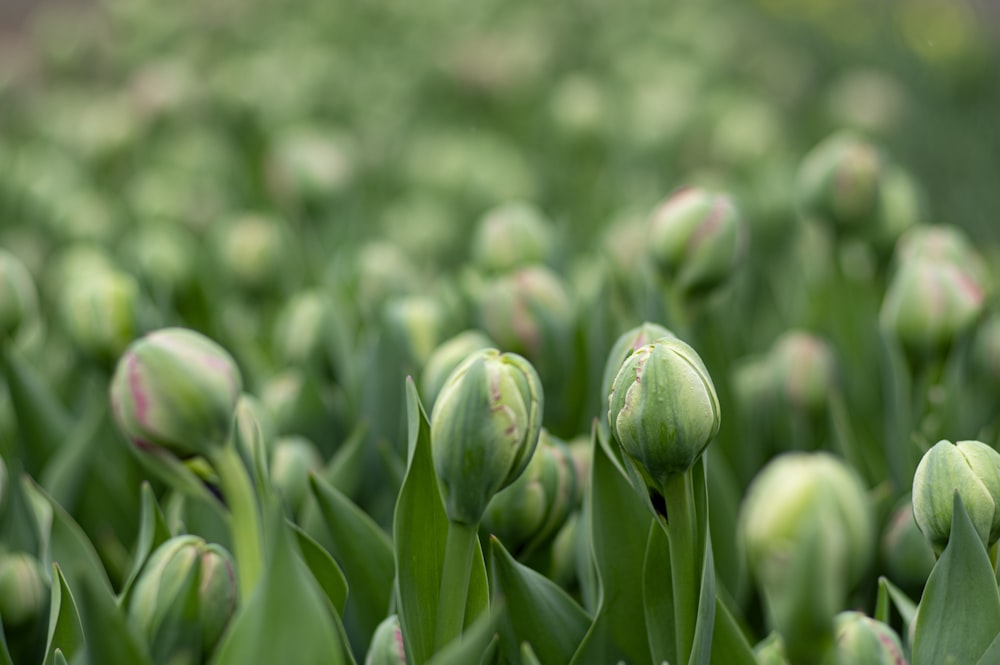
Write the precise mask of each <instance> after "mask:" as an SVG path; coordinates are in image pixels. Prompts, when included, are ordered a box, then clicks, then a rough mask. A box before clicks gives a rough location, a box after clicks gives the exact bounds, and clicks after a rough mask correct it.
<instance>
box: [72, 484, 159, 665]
mask: <svg viewBox="0 0 1000 665" xmlns="http://www.w3.org/2000/svg"><path fill="white" fill-rule="evenodd" d="M141 495H142V507H141V509H140V512H141V518H140V522H139V537H138V538H137V539H136V544H135V547H134V548H132V570H131V572H130V573H129V575H128V578H127V579H126V580H125V584H124V585H122V590H121V593H120V594H118V603H119V605H121V606H122V607H125V606H126V605H127V603H128V597H129V594H130V593H131V591H132V585H133V584H135V580H136V578H137V577H138V576H139V573H140V571H142V567H143V566H144V565H146V559H147V558H148V557H149V555H150V553H152V552H154V551H155V550H156V548H157V547H159V546H160V545H162V544H163V543H165V542H167V541H168V540H170V535H171V534H170V528H169V527H168V526H167V518H166V517H164V516H163V511H162V510H160V506H159V504H158V503H157V502H156V496H155V495H154V494H153V488H152V487H150V486H149V483H146V482H144V483H143V484H142V490H141ZM69 657H70V658H72V657H73V654H69Z"/></svg>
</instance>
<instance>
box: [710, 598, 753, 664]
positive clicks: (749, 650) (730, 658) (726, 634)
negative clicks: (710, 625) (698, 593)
mask: <svg viewBox="0 0 1000 665" xmlns="http://www.w3.org/2000/svg"><path fill="white" fill-rule="evenodd" d="M712 663H713V664H715V665H757V658H756V656H754V652H753V647H752V646H750V642H749V641H748V640H747V638H746V635H745V634H744V633H743V630H742V629H741V628H740V625H739V624H738V623H737V622H736V618H735V617H734V616H733V613H732V611H731V610H730V609H729V607H728V606H727V604H726V602H725V601H724V600H723V597H722V596H720V597H719V598H717V599H716V601H715V629H714V630H713V631H712Z"/></svg>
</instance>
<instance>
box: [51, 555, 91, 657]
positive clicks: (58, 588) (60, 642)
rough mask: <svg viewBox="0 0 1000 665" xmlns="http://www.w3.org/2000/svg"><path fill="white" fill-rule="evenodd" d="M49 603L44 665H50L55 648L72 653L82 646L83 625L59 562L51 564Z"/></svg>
mask: <svg viewBox="0 0 1000 665" xmlns="http://www.w3.org/2000/svg"><path fill="white" fill-rule="evenodd" d="M51 594H52V595H51V601H50V605H49V633H48V639H47V641H46V645H45V662H44V665H52V663H54V661H55V652H56V650H61V651H62V652H63V653H65V654H69V657H70V658H72V657H73V655H74V654H75V653H76V652H77V651H78V650H81V649H82V647H83V625H82V624H81V623H80V613H79V612H78V611H77V609H76V601H75V600H73V594H72V593H71V592H70V590H69V586H67V585H66V578H65V577H63V574H62V570H61V569H60V568H59V564H52V592H51Z"/></svg>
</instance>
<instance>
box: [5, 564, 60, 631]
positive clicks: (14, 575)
mask: <svg viewBox="0 0 1000 665" xmlns="http://www.w3.org/2000/svg"><path fill="white" fill-rule="evenodd" d="M47 587H48V584H47V583H46V582H45V578H44V577H43V576H42V569H41V566H40V565H39V563H38V561H37V560H36V559H35V558H34V557H33V556H31V555H30V554H27V553H26V552H12V553H4V554H0V621H2V623H3V627H4V628H6V629H7V630H8V631H10V630H12V629H16V628H18V627H21V626H24V625H26V624H29V623H31V622H33V621H35V620H36V619H39V618H41V617H42V616H44V612H45V609H46V607H47V606H48V604H49V590H48V588H47Z"/></svg>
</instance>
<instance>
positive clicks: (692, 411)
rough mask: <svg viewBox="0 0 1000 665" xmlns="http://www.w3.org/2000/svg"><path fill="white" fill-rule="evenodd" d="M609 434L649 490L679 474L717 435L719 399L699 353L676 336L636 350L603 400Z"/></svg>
mask: <svg viewBox="0 0 1000 665" xmlns="http://www.w3.org/2000/svg"><path fill="white" fill-rule="evenodd" d="M608 405H609V409H608V423H609V426H610V429H611V434H612V436H613V438H614V440H615V441H617V442H618V443H619V445H620V446H621V450H622V452H623V453H624V455H625V457H626V459H628V460H630V461H631V462H632V463H633V464H634V465H635V467H636V470H637V471H639V473H640V475H641V476H642V478H643V481H644V482H645V484H646V486H647V487H649V488H650V489H657V488H662V487H663V486H664V484H665V482H666V479H667V478H668V477H670V476H672V475H674V474H678V473H684V472H685V471H687V470H688V469H689V468H691V466H692V465H693V464H694V463H695V462H696V461H697V460H698V458H699V457H700V456H701V454H702V452H703V451H704V450H705V448H706V447H707V446H708V444H709V442H710V441H711V440H712V439H713V438H714V437H715V435H716V434H717V433H718V432H719V423H720V416H719V398H718V397H717V396H716V394H715V386H714V385H713V384H712V377H710V376H709V374H708V370H707V369H705V365H704V363H703V362H702V360H701V357H700V356H699V355H698V353H697V352H696V351H695V350H694V349H692V348H691V347H690V346H688V345H687V344H685V343H684V342H682V341H681V340H679V339H677V338H675V337H662V338H660V339H657V340H655V341H653V342H650V343H649V344H647V345H645V346H642V347H639V348H638V349H636V350H635V351H634V352H633V353H632V354H631V355H630V356H628V357H627V358H626V359H625V362H623V363H622V366H621V368H620V369H619V370H618V374H617V375H616V376H615V380H614V382H613V384H612V388H611V393H610V395H609V397H608Z"/></svg>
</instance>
